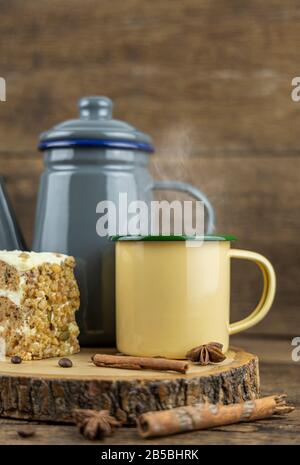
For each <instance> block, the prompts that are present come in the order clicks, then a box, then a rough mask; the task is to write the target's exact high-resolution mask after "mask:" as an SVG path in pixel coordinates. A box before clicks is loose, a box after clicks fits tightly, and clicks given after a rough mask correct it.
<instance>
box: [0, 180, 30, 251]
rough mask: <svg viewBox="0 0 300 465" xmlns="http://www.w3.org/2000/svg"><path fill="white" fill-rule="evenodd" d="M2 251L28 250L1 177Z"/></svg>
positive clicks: (0, 225) (0, 229)
mask: <svg viewBox="0 0 300 465" xmlns="http://www.w3.org/2000/svg"><path fill="white" fill-rule="evenodd" d="M0 249H1V250H26V244H25V241H24V238H23V235H22V233H21V229H20V228H19V225H18V222H17V219H16V216H15V213H14V211H13V208H12V205H11V203H10V200H9V197H8V194H7V191H6V188H5V183H4V179H3V177H2V176H0Z"/></svg>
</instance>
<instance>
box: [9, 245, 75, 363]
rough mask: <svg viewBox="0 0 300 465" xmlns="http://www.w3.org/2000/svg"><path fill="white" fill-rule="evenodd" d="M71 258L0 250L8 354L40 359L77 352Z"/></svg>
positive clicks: (25, 358) (72, 263)
mask: <svg viewBox="0 0 300 465" xmlns="http://www.w3.org/2000/svg"><path fill="white" fill-rule="evenodd" d="M74 266H75V260H74V258H73V257H68V256H67V255H62V254H58V253H50V252H45V253H36V252H20V251H19V250H14V251H12V252H9V251H0V338H3V340H4V341H5V346H6V355H7V356H12V355H19V356H20V357H21V358H22V359H23V360H32V359H42V358H48V357H55V356H63V355H69V354H73V353H75V352H78V351H79V344H78V341H77V336H78V334H79V330H78V327H77V324H76V321H75V311H76V310H78V308H79V291H78V286H77V283H76V280H75V277H74V272H73V269H74Z"/></svg>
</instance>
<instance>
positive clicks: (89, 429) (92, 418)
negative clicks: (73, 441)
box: [73, 409, 120, 439]
mask: <svg viewBox="0 0 300 465" xmlns="http://www.w3.org/2000/svg"><path fill="white" fill-rule="evenodd" d="M73 416H74V420H75V423H76V425H77V426H78V429H79V432H80V433H81V434H82V435H83V436H84V437H86V438H87V439H101V438H103V437H105V436H111V435H112V434H113V432H114V431H115V428H116V427H117V426H120V424H119V422H118V421H117V420H116V419H115V418H114V417H112V416H111V415H110V413H109V411H108V410H88V409H87V410H85V409H76V410H74V412H73Z"/></svg>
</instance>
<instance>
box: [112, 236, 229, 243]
mask: <svg viewBox="0 0 300 465" xmlns="http://www.w3.org/2000/svg"><path fill="white" fill-rule="evenodd" d="M110 240H111V241H114V242H116V241H205V242H208V241H236V237H235V236H228V235H213V234H207V235H205V236H150V235H149V236H110Z"/></svg>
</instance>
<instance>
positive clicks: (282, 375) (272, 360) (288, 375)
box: [0, 335, 300, 445]
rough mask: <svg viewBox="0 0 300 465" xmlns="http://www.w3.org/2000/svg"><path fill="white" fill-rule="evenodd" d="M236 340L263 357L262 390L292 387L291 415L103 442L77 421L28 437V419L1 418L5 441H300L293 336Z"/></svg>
mask: <svg viewBox="0 0 300 465" xmlns="http://www.w3.org/2000/svg"><path fill="white" fill-rule="evenodd" d="M232 342H233V343H234V344H235V345H240V346H242V347H243V348H245V349H247V350H249V351H252V352H253V353H256V354H257V355H258V356H259V358H260V376H261V393H262V395H269V394H273V393H277V392H286V393H287V394H288V400H289V401H290V402H291V403H293V404H294V405H295V407H296V409H295V411H294V412H293V413H291V414H290V415H288V416H286V417H273V418H271V419H267V420H261V421H258V422H253V423H243V424H242V423H240V424H235V425H230V426H226V427H220V428H215V429H212V430H206V431H199V432H195V433H185V434H180V435H177V436H170V437H167V438H163V439H154V440H142V439H140V438H139V436H138V434H137V431H136V429H135V428H121V429H119V430H118V431H117V432H116V434H115V435H114V436H112V437H111V438H107V439H105V440H103V441H93V442H91V441H88V440H86V439H85V438H83V437H82V436H81V435H80V434H79V433H78V432H77V430H76V427H75V426H73V425H57V424H56V425H49V424H45V423H42V424H41V423H40V424H35V426H34V427H35V428H36V433H35V435H34V436H33V437H31V438H27V439H22V438H20V437H19V436H18V434H17V430H18V428H20V425H24V424H25V423H26V422H23V421H17V420H9V419H4V418H3V419H0V444H100V443H102V444H105V445H124V444H148V445H158V444H161V445H164V444H165V445H166V444H169V445H171V444H174V445H175V444H176V445H179V444H184V445H193V444H194V445H198V444H298V443H300V362H294V361H292V358H291V352H292V346H291V340H290V339H288V338H286V339H274V338H267V339H266V338H265V337H264V338H262V337H258V336H252V335H251V336H248V337H243V338H240V337H233V338H232Z"/></svg>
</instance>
